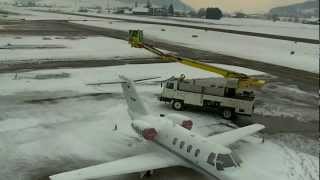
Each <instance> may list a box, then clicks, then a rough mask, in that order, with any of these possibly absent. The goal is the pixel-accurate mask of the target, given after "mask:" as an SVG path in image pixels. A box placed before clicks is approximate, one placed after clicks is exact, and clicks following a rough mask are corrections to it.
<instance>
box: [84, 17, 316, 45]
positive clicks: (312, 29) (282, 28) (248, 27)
mask: <svg viewBox="0 0 320 180" xmlns="http://www.w3.org/2000/svg"><path fill="white" fill-rule="evenodd" d="M79 14H84V15H86V14H90V15H95V16H101V17H112V18H123V19H132V20H143V21H150V22H164V23H172V24H184V25H195V26H201V27H214V28H221V29H232V30H239V31H249V32H258V33H267V34H276V35H282V36H293V37H301V38H310V39H319V33H318V32H319V26H315V25H308V24H301V23H292V22H273V21H267V20H259V19H238V18H237V19H235V18H222V19H221V20H209V19H198V18H180V17H173V18H172V17H169V18H166V17H150V16H129V15H118V14H97V13H79Z"/></svg>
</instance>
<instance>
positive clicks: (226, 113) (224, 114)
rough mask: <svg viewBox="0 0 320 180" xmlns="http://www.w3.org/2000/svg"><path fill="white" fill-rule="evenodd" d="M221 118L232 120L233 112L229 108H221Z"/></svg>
mask: <svg viewBox="0 0 320 180" xmlns="http://www.w3.org/2000/svg"><path fill="white" fill-rule="evenodd" d="M222 117H223V118H224V119H228V120H231V119H233V118H234V110H233V109H231V108H223V110H222Z"/></svg>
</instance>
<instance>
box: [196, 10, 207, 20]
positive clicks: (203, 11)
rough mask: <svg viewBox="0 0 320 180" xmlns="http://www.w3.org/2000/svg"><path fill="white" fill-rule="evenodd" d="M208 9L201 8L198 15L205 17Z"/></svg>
mask: <svg viewBox="0 0 320 180" xmlns="http://www.w3.org/2000/svg"><path fill="white" fill-rule="evenodd" d="M206 13H207V12H206V9H205V8H200V9H199V11H198V17H200V18H201V17H205V16H206Z"/></svg>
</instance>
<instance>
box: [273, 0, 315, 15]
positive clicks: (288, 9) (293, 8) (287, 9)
mask: <svg viewBox="0 0 320 180" xmlns="http://www.w3.org/2000/svg"><path fill="white" fill-rule="evenodd" d="M270 14H274V15H279V16H286V17H312V16H316V17H319V0H316V1H306V2H304V3H298V4H293V5H289V6H282V7H276V8H273V9H271V10H270Z"/></svg>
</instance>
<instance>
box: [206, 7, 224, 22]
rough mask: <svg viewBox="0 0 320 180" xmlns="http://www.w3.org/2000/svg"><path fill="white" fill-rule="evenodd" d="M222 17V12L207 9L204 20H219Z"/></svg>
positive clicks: (217, 9)
mask: <svg viewBox="0 0 320 180" xmlns="http://www.w3.org/2000/svg"><path fill="white" fill-rule="evenodd" d="M222 17H223V14H222V11H221V10H220V9H219V8H207V11H206V18H207V19H217V20H219V19H221V18H222Z"/></svg>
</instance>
